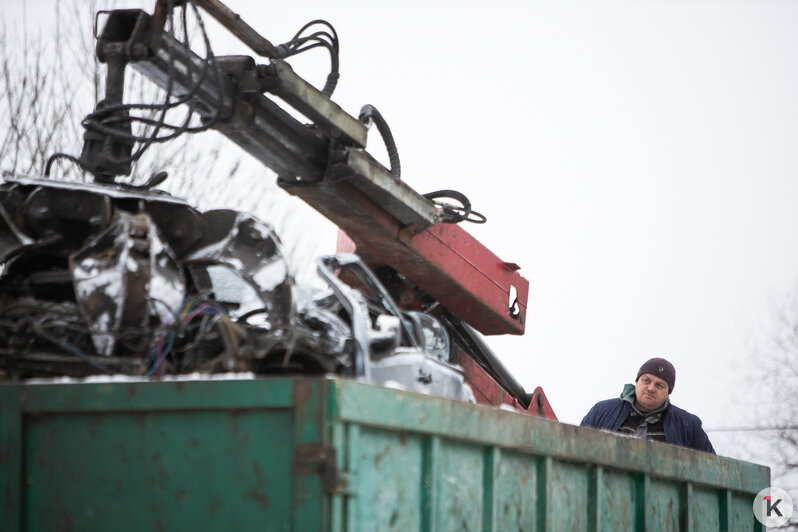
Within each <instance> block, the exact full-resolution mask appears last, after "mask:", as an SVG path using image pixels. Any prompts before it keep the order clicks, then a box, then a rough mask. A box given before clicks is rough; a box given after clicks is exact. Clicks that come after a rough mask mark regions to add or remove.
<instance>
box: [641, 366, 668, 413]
mask: <svg viewBox="0 0 798 532" xmlns="http://www.w3.org/2000/svg"><path fill="white" fill-rule="evenodd" d="M669 395H670V393H668V383H667V382H665V381H664V380H663V379H660V378H659V377H657V376H656V375H652V374H650V373H643V374H642V375H640V378H639V379H637V383H636V384H635V397H636V398H637V406H638V408H640V411H641V412H651V411H652V410H656V409H657V408H659V407H661V406H662V405H663V404H665V400H666V399H667V398H668V396H669Z"/></svg>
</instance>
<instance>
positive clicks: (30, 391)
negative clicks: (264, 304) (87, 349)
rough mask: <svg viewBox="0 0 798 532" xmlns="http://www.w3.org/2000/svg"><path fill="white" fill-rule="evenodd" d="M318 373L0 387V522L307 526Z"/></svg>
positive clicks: (313, 486) (315, 504)
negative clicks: (302, 454) (307, 457)
mask: <svg viewBox="0 0 798 532" xmlns="http://www.w3.org/2000/svg"><path fill="white" fill-rule="evenodd" d="M323 386H324V382H323V381H321V380H315V381H311V380H291V379H269V380H266V379H263V380H228V381H191V382H188V381H187V382H140V383H131V382H111V383H80V384H33V385H2V386H0V412H1V414H2V417H0V489H2V491H0V496H2V506H0V514H2V516H3V517H2V519H0V529H2V530H9V531H12V530H13V531H17V530H75V531H77V530H81V531H91V530H114V531H142V530H154V531H155V530H169V531H172V530H321V529H322V526H323V523H322V519H323V506H322V505H323V504H325V502H324V500H323V497H322V496H321V493H322V491H321V487H320V486H321V481H320V477H319V476H318V475H317V474H316V473H315V471H314V472H313V473H312V474H298V473H297V471H296V464H295V454H296V451H297V449H307V448H313V446H314V443H315V442H320V441H321V437H322V433H321V428H322V423H323V419H322V414H323V413H322V411H321V410H320V408H321V405H323V400H322V399H321V396H322V393H321V392H322V389H323Z"/></svg>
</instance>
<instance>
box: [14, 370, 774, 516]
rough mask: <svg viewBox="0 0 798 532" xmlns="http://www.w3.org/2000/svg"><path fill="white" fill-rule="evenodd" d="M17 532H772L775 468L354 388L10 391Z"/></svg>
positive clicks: (199, 385)
mask: <svg viewBox="0 0 798 532" xmlns="http://www.w3.org/2000/svg"><path fill="white" fill-rule="evenodd" d="M0 401H1V403H0V414H1V417H0V493H2V504H1V505H0V514H1V515H2V519H1V520H0V523H1V524H0V526H1V527H2V529H3V530H10V531H11V530H13V531H17V530H36V531H38V530H75V531H89V530H98V531H126V530H130V531H149V530H167V531H172V530H192V531H197V530H236V531H239V530H295V531H316V530H319V531H362V532H371V531H377V530H396V531H412V530H423V531H454V530H495V531H528V530H541V531H552V532H558V531H572V530H574V531H577V530H608V531H618V530H652V531H654V530H702V531H703V530H729V531H735V532H736V531H743V530H763V527H761V526H760V525H759V524H758V523H757V522H756V521H755V520H754V517H753V513H752V502H753V497H754V495H755V494H756V493H757V492H758V491H759V490H760V489H762V488H764V487H767V486H768V484H769V478H770V473H769V470H768V468H766V467H763V466H759V465H754V464H749V463H745V462H740V461H736V460H731V459H728V458H722V457H717V456H713V455H709V454H706V453H700V452H694V451H688V450H685V449H681V448H678V447H674V446H670V445H663V444H657V443H646V442H643V441H638V440H634V439H628V438H622V437H619V436H616V435H613V434H607V433H603V432H599V431H594V430H590V429H582V428H579V427H574V426H571V425H566V424H562V423H557V422H552V421H548V420H545V419H538V418H533V417H530V416H526V415H521V414H515V413H512V412H506V411H502V410H497V409H495V408H487V407H483V406H477V405H471V404H464V403H460V402H455V401H449V400H446V399H440V398H435V397H427V396H421V395H416V394H411V393H406V392H401V391H397V390H390V389H385V388H380V387H376V386H371V385H367V384H362V383H358V382H353V381H348V380H337V379H336V380H334V379H322V378H302V379H289V378H272V379H257V380H204V381H170V382H108V383H79V384H74V383H69V384H25V385H11V384H6V385H1V386H0Z"/></svg>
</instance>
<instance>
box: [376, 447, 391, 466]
mask: <svg viewBox="0 0 798 532" xmlns="http://www.w3.org/2000/svg"><path fill="white" fill-rule="evenodd" d="M389 452H391V448H390V447H388V446H387V445H386V446H385V448H384V449H383V450H382V451H380V452H378V453H377V454H376V455H374V467H380V462H381V461H382V459H383V458H385V457H386V456H388V453H389Z"/></svg>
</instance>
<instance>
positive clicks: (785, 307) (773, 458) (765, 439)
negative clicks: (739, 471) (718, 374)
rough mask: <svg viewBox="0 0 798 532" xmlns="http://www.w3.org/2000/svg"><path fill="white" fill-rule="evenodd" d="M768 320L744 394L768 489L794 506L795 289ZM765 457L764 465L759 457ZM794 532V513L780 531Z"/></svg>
mask: <svg viewBox="0 0 798 532" xmlns="http://www.w3.org/2000/svg"><path fill="white" fill-rule="evenodd" d="M774 308H775V312H774V313H773V316H772V320H771V321H770V323H769V324H767V325H766V326H765V331H764V333H763V334H762V338H761V339H759V340H757V341H756V342H755V345H756V346H757V347H756V348H755V349H754V353H753V354H754V356H753V368H754V369H753V378H751V379H750V380H749V389H748V390H746V393H747V395H748V397H750V398H751V405H752V410H753V411H754V412H755V418H754V419H752V420H751V421H750V424H751V426H752V428H756V429H758V430H756V431H755V432H754V434H755V438H756V440H757V441H758V442H759V444H760V448H759V451H758V452H756V453H755V455H757V456H753V458H754V459H757V458H758V457H759V456H762V457H763V458H759V460H758V461H763V462H765V463H768V464H769V465H770V466H771V485H773V486H777V487H780V488H782V489H784V490H786V491H787V492H788V493H789V494H790V496H791V497H792V498H793V501H794V502H796V503H798V287H796V288H795V289H794V290H793V291H792V292H791V293H789V294H787V295H786V296H785V297H784V298H783V299H782V300H781V301H779V302H777V303H775V305H774ZM765 456H766V457H767V458H766V459H765V458H764V457H765ZM796 527H798V512H795V513H794V514H793V516H792V518H791V520H790V523H789V524H788V525H787V526H786V527H785V528H789V529H790V530H793V529H795V528H796Z"/></svg>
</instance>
